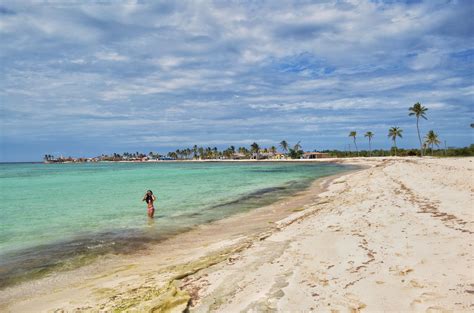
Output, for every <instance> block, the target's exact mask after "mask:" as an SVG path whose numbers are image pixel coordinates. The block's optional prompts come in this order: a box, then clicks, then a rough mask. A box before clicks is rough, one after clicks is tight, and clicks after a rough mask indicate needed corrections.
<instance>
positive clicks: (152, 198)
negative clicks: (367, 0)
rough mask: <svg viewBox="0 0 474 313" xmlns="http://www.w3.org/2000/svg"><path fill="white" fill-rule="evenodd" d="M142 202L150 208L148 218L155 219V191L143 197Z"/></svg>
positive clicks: (149, 191) (148, 192)
mask: <svg viewBox="0 0 474 313" xmlns="http://www.w3.org/2000/svg"><path fill="white" fill-rule="evenodd" d="M142 201H146V205H147V207H148V209H147V211H148V217H149V218H153V215H154V214H155V207H154V206H153V202H155V201H156V197H155V195H154V194H153V191H151V190H148V191H147V192H146V193H145V195H144V196H143V199H142Z"/></svg>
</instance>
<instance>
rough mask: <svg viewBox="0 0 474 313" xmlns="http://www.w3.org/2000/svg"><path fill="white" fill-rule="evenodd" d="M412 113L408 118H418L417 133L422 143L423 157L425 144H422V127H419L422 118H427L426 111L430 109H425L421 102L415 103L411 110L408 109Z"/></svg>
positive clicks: (421, 152) (421, 153)
mask: <svg viewBox="0 0 474 313" xmlns="http://www.w3.org/2000/svg"><path fill="white" fill-rule="evenodd" d="M408 111H410V113H408V116H413V115H414V116H416V131H417V132H418V140H419V141H420V155H421V156H423V143H422V142H421V136H420V127H419V125H418V124H419V122H420V117H422V118H424V119H425V120H427V118H426V115H425V114H426V111H428V108H425V107H424V106H422V105H421V104H420V103H419V102H417V103H415V104H414V105H413V106H412V107H411V108H409V109H408Z"/></svg>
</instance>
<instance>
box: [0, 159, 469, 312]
mask: <svg viewBox="0 0 474 313" xmlns="http://www.w3.org/2000/svg"><path fill="white" fill-rule="evenodd" d="M344 164H351V165H358V166H361V165H362V166H365V168H363V169H358V170H354V171H351V172H344V173H340V174H338V175H337V176H338V177H325V178H321V179H319V180H318V183H317V184H316V183H315V184H314V185H313V186H312V188H311V189H308V190H307V193H305V194H300V195H296V196H294V197H292V200H293V202H291V203H289V201H286V202H285V200H282V201H281V203H279V204H278V205H279V206H281V208H282V210H284V211H285V212H284V214H282V215H281V216H279V215H278V214H275V213H278V209H279V207H278V205H276V204H273V205H270V206H267V207H263V208H258V209H255V210H253V211H251V212H248V213H242V214H239V215H236V216H232V217H230V218H227V219H224V220H220V221H217V222H215V223H212V224H206V225H202V226H199V227H197V228H196V229H193V230H191V231H189V232H187V233H183V234H181V235H178V236H176V237H173V238H171V239H170V240H167V241H166V242H165V243H164V244H163V245H160V246H155V247H154V249H151V250H150V251H147V252H146V253H142V254H140V255H136V256H133V257H132V256H126V257H123V258H120V259H118V258H116V259H114V261H117V263H115V264H114V267H113V268H109V269H107V270H104V268H100V267H95V272H94V271H93V270H94V268H89V270H88V271H86V270H84V271H83V272H82V278H81V279H79V278H78V277H80V276H81V273H79V272H74V274H75V276H74V277H73V279H72V280H69V281H68V282H67V283H65V282H64V281H66V280H68V277H67V276H65V277H62V278H61V277H59V278H57V280H56V281H53V282H50V283H51V284H50V285H49V286H50V288H49V289H48V288H46V287H48V285H47V284H43V285H41V284H39V285H36V288H38V287H39V288H38V289H40V290H47V291H46V292H44V291H43V294H40V293H38V292H37V293H33V294H28V293H25V292H23V293H22V292H21V291H19V290H17V293H16V295H15V294H11V297H10V302H9V303H10V304H7V303H6V302H5V301H0V302H2V303H4V306H3V307H0V308H3V309H4V310H5V311H7V312H9V311H11V312H17V311H22V312H30V311H31V312H33V311H35V312H37V311H52V310H56V309H60V310H61V309H62V310H65V311H73V310H75V309H78V310H84V311H98V310H105V311H113V310H118V311H121V310H136V311H159V312H160V311H161V312H163V311H174V312H181V311H183V310H189V311H192V312H210V311H211V312H223V311H225V312H236V311H325V312H326V311H328V312H329V311H338V312H340V311H353V312H360V311H369V312H380V311H397V312H400V311H403V312H421V311H423V312H451V311H456V312H468V311H470V310H472V308H473V307H474V300H473V298H472V295H473V294H474V284H473V281H474V274H472V269H473V268H474V258H473V253H472V235H473V234H474V217H473V215H472V209H471V206H472V203H473V200H474V195H473V190H474V182H473V181H472V180H471V181H466V179H465V177H466V175H472V173H473V172H474V166H473V164H474V158H453V159H434V158H426V159H418V158H384V159H382V160H380V159H379V160H374V159H369V160H361V159H353V160H346V162H344ZM298 197H299V198H298ZM305 197H306V198H305ZM298 199H299V200H300V202H298ZM250 213H253V214H255V215H251V214H250ZM280 213H281V212H280ZM270 217H273V218H274V220H272V219H270ZM269 222H270V223H269ZM251 223H255V224H253V225H251ZM243 230H247V231H248V230H252V232H251V233H245V232H243ZM107 261H110V260H104V263H103V265H106V264H110V262H109V263H107ZM43 287H44V288H43ZM48 291H53V292H52V293H49V294H48ZM0 299H2V297H1V296H0ZM4 299H5V298H4ZM33 308H34V309H33Z"/></svg>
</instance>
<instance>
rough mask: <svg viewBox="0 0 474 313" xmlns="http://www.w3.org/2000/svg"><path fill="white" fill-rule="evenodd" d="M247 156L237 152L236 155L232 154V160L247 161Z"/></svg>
mask: <svg viewBox="0 0 474 313" xmlns="http://www.w3.org/2000/svg"><path fill="white" fill-rule="evenodd" d="M246 158H247V156H246V155H245V154H243V153H240V152H235V153H234V154H232V157H231V159H234V160H242V159H246Z"/></svg>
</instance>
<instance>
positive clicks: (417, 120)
mask: <svg viewBox="0 0 474 313" xmlns="http://www.w3.org/2000/svg"><path fill="white" fill-rule="evenodd" d="M419 121H420V118H419V117H417V118H416V131H417V132H418V140H419V141H420V155H421V157H423V144H422V143H421V136H420V127H419V126H418V122H419Z"/></svg>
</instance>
